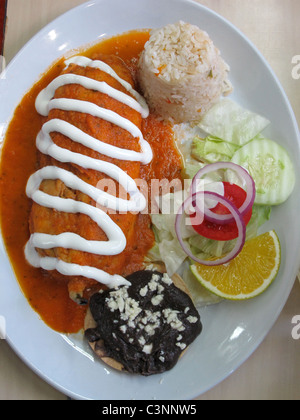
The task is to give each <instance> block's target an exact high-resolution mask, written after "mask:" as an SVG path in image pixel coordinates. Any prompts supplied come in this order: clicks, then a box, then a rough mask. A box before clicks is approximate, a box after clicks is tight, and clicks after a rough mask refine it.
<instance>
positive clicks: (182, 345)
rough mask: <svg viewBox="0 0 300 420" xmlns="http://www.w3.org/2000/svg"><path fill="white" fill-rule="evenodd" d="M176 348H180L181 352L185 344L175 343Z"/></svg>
mask: <svg viewBox="0 0 300 420" xmlns="http://www.w3.org/2000/svg"><path fill="white" fill-rule="evenodd" d="M176 346H178V347H180V348H181V350H184V349H185V348H186V344H184V343H176Z"/></svg>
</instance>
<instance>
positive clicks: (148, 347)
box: [143, 343, 153, 354]
mask: <svg viewBox="0 0 300 420" xmlns="http://www.w3.org/2000/svg"><path fill="white" fill-rule="evenodd" d="M152 349H153V344H152V343H151V344H146V345H145V346H144V347H143V352H144V353H146V354H151V352H152Z"/></svg>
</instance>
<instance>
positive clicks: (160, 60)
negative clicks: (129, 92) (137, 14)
mask: <svg viewBox="0 0 300 420" xmlns="http://www.w3.org/2000/svg"><path fill="white" fill-rule="evenodd" d="M228 72H229V66H228V65H227V64H226V63H225V61H224V60H223V59H222V57H221V55H220V51H219V50H218V49H217V48H216V47H215V46H214V44H213V41H212V40H211V39H210V38H209V36H208V34H207V33H206V32H204V31H202V30H200V29H199V28H198V27H197V26H195V25H191V24H189V23H185V22H182V21H180V22H178V23H175V24H169V25H166V26H165V27H163V28H160V29H154V30H153V31H152V32H151V36H150V39H149V41H148V42H147V43H146V45H145V48H144V50H143V52H142V54H141V57H140V61H139V73H138V78H139V83H140V86H141V89H142V92H143V94H144V96H145V98H146V99H147V102H148V104H149V106H150V108H151V109H152V110H154V111H155V112H156V113H157V114H158V115H159V116H161V117H162V118H164V119H171V120H172V121H174V122H176V123H182V122H195V121H196V122H198V121H199V120H200V119H201V118H202V117H203V116H204V114H205V113H206V112H207V111H208V110H209V109H210V108H211V107H212V105H214V104H215V103H216V102H217V101H218V100H219V99H220V97H221V95H223V94H224V95H227V94H229V93H230V92H231V91H232V85H231V83H230V82H229V80H228Z"/></svg>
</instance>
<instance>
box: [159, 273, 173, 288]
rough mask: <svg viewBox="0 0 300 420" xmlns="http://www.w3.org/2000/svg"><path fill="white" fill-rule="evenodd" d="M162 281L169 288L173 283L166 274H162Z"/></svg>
mask: <svg viewBox="0 0 300 420" xmlns="http://www.w3.org/2000/svg"><path fill="white" fill-rule="evenodd" d="M162 281H163V282H164V283H166V284H167V285H168V286H170V285H171V284H172V283H173V281H172V279H171V278H170V277H169V276H168V274H167V273H164V275H163V276H162Z"/></svg>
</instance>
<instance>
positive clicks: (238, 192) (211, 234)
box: [191, 182, 252, 241]
mask: <svg viewBox="0 0 300 420" xmlns="http://www.w3.org/2000/svg"><path fill="white" fill-rule="evenodd" d="M223 184H224V197H225V198H227V200H229V201H231V203H232V204H234V205H235V206H236V207H237V208H240V207H241V206H242V204H243V203H244V201H245V200H246V197H247V193H246V191H245V190H243V188H241V187H239V186H238V185H236V184H230V183H229V182H223ZM212 212H214V213H216V214H229V213H230V212H229V210H228V209H227V208H226V207H225V206H223V205H222V204H220V203H218V204H217V205H216V207H215V208H214V209H212ZM251 216H252V208H251V209H250V210H249V211H248V212H247V213H245V214H244V216H243V219H244V222H245V224H246V225H247V224H248V223H249V221H250V219H251ZM193 219H195V217H194V215H191V222H192V226H193V228H194V229H195V231H196V232H197V233H199V235H202V236H204V237H205V238H208V239H214V240H216V241H230V240H232V239H236V238H237V237H238V228H237V226H236V222H235V221H233V222H230V223H226V224H222V225H220V224H217V223H213V222H210V221H208V220H206V219H205V217H204V220H203V222H202V223H201V224H200V225H199V224H195V223H193Z"/></svg>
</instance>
